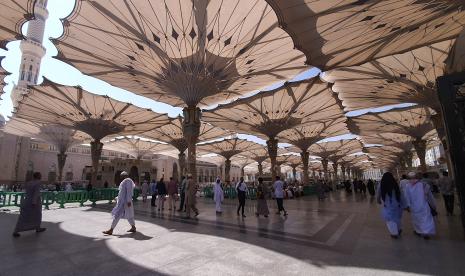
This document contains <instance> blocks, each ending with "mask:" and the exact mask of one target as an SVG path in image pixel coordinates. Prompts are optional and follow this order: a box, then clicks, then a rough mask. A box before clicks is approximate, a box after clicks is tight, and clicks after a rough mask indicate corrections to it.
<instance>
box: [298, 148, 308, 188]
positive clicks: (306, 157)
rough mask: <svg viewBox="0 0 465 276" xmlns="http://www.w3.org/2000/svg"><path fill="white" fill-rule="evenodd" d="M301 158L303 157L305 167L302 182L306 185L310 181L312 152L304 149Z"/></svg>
mask: <svg viewBox="0 0 465 276" xmlns="http://www.w3.org/2000/svg"><path fill="white" fill-rule="evenodd" d="M300 158H301V159H302V165H303V167H304V168H303V169H304V177H303V179H302V182H303V184H304V185H308V184H309V183H310V182H309V181H308V160H309V158H310V153H308V151H306V150H305V151H302V152H301V153H300Z"/></svg>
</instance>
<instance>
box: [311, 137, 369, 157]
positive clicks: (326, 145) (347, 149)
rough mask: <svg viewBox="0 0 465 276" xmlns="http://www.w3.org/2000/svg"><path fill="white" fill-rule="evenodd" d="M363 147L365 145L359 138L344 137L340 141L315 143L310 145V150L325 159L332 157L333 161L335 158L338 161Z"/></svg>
mask: <svg viewBox="0 0 465 276" xmlns="http://www.w3.org/2000/svg"><path fill="white" fill-rule="evenodd" d="M362 148H363V145H362V143H361V142H360V141H359V140H358V139H344V140H339V141H329V142H322V143H315V144H313V145H312V146H310V148H309V149H308V151H309V152H310V154H312V155H316V156H319V157H321V158H322V159H323V160H324V159H331V161H332V162H334V160H336V161H338V160H339V159H340V158H342V157H344V156H346V155H350V154H353V153H357V152H361V151H362ZM333 159H334V160H333Z"/></svg>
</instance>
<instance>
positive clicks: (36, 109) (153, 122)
mask: <svg viewBox="0 0 465 276" xmlns="http://www.w3.org/2000/svg"><path fill="white" fill-rule="evenodd" d="M14 114H15V116H16V117H17V118H22V119H26V120H29V121H31V122H35V123H40V124H56V125H60V126H64V127H67V128H71V129H75V130H79V131H82V132H84V133H87V134H88V135H90V136H91V137H92V138H93V139H94V140H101V139H102V138H104V137H106V136H108V135H116V134H118V135H135V134H139V133H141V132H145V131H148V130H151V129H153V128H157V127H159V126H162V125H165V124H167V123H169V122H170V120H171V119H170V118H169V117H168V116H167V115H166V114H160V113H156V112H153V111H152V110H149V109H143V108H140V107H137V106H134V105H132V104H130V103H124V102H120V101H117V100H114V99H112V98H110V97H108V96H100V95H96V94H92V93H90V92H87V91H85V90H83V89H82V88H80V87H70V86H63V85H57V84H54V83H52V82H50V81H48V80H45V81H44V83H43V84H42V85H40V86H30V87H29V93H28V94H25V95H23V98H22V99H21V100H20V101H19V103H18V106H17V107H16V109H15V111H14Z"/></svg>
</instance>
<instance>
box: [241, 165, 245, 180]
mask: <svg viewBox="0 0 465 276" xmlns="http://www.w3.org/2000/svg"><path fill="white" fill-rule="evenodd" d="M244 176H245V166H244V167H241V177H244Z"/></svg>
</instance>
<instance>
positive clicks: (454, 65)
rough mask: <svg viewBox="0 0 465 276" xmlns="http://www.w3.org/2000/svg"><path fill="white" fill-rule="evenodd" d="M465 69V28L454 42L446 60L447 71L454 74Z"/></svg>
mask: <svg viewBox="0 0 465 276" xmlns="http://www.w3.org/2000/svg"><path fill="white" fill-rule="evenodd" d="M463 71H465V29H464V30H463V31H462V32H461V33H460V35H459V36H458V37H457V39H456V40H455V42H454V46H453V47H452V49H451V50H450V53H449V56H448V57H447V60H446V73H447V74H453V73H459V72H463Z"/></svg>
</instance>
